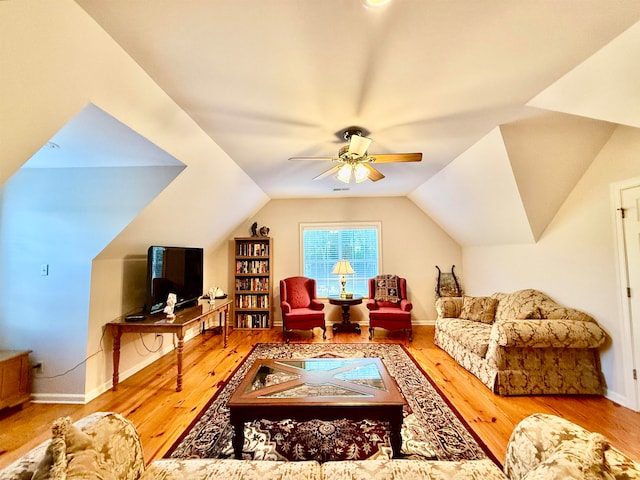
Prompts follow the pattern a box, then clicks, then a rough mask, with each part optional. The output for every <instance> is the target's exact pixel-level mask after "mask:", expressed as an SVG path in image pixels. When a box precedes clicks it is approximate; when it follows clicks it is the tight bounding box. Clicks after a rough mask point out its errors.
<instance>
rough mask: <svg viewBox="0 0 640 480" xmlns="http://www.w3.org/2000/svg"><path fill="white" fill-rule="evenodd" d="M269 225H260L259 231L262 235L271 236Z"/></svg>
mask: <svg viewBox="0 0 640 480" xmlns="http://www.w3.org/2000/svg"><path fill="white" fill-rule="evenodd" d="M269 230H270V229H269V227H267V226H266V225H263V226H262V227H260V230H259V233H260V236H261V237H268V236H269Z"/></svg>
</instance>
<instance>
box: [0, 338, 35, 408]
mask: <svg viewBox="0 0 640 480" xmlns="http://www.w3.org/2000/svg"><path fill="white" fill-rule="evenodd" d="M29 353H31V350H24V351H23V350H0V410H1V409H3V408H8V407H15V406H16V405H21V406H22V404H24V403H26V402H28V401H29V400H31V364H30V363H29Z"/></svg>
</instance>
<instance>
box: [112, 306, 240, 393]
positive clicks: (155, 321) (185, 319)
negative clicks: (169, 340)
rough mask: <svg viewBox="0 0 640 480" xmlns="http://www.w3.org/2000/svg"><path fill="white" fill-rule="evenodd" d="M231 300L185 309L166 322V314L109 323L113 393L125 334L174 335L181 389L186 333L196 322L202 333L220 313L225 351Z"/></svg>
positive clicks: (220, 325) (179, 386) (115, 387)
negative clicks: (121, 338)
mask: <svg viewBox="0 0 640 480" xmlns="http://www.w3.org/2000/svg"><path fill="white" fill-rule="evenodd" d="M229 305H231V300H230V299H225V300H222V301H216V303H215V305H209V304H206V305H197V306H195V307H190V308H185V309H184V310H180V311H178V312H176V317H175V318H173V319H167V315H166V314H165V313H156V314H154V315H148V316H147V318H146V319H145V320H140V321H135V322H131V321H126V320H125V318H124V317H122V318H120V319H119V320H118V321H116V322H109V323H107V326H108V327H109V328H110V329H111V335H112V336H113V390H114V391H115V390H117V389H118V382H119V371H118V369H119V366H120V337H121V336H122V334H123V333H173V334H175V335H177V337H178V345H177V347H176V352H177V354H176V361H177V364H178V378H177V385H176V392H180V391H181V390H182V354H183V350H184V335H185V333H186V332H187V330H189V329H191V328H193V326H194V325H195V324H197V323H201V324H202V331H203V332H204V331H205V327H206V323H207V321H208V320H211V319H212V318H213V317H214V316H215V314H218V316H219V317H218V318H219V327H218V328H220V329H221V330H222V337H223V348H226V347H227V326H228V324H229Z"/></svg>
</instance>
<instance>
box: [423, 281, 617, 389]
mask: <svg viewBox="0 0 640 480" xmlns="http://www.w3.org/2000/svg"><path fill="white" fill-rule="evenodd" d="M436 311H437V313H438V318H437V320H436V328H435V343H436V345H438V346H439V347H440V348H442V349H443V350H445V351H446V352H447V353H448V354H449V355H451V356H452V357H453V358H454V359H455V360H456V361H457V362H458V363H459V364H460V365H461V366H463V367H464V368H466V369H467V370H468V371H470V372H471V373H473V374H474V375H475V376H476V377H478V378H479V379H480V381H482V383H484V384H485V385H486V386H487V387H489V388H490V389H492V390H493V391H494V392H495V393H498V394H500V395H539V394H593V395H602V394H604V388H605V385H604V378H603V376H602V372H601V370H600V354H599V351H598V347H600V346H601V345H602V344H603V343H604V342H605V340H606V338H607V337H606V333H605V332H604V330H603V329H602V328H601V327H600V326H599V325H598V323H597V322H596V321H595V320H594V319H593V318H592V317H591V316H589V315H587V314H586V313H584V312H581V311H579V310H575V309H573V308H567V307H564V306H562V305H559V304H558V303H556V302H554V301H553V300H552V299H551V298H549V297H548V296H547V295H545V294H544V293H542V292H539V291H537V290H532V289H528V290H520V291H517V292H514V293H494V294H493V295H491V296H490V297H469V296H464V297H439V298H438V299H437V300H436Z"/></svg>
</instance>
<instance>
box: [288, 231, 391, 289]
mask: <svg viewBox="0 0 640 480" xmlns="http://www.w3.org/2000/svg"><path fill="white" fill-rule="evenodd" d="M356 229H374V230H376V232H377V242H378V259H377V262H378V265H377V266H378V272H377V273H376V275H377V274H379V272H382V271H384V270H383V269H382V222H380V221H369V222H307V223H300V224H299V241H298V242H299V246H300V259H299V265H300V266H299V271H300V275H301V276H305V271H304V268H305V245H304V233H305V231H307V230H356ZM338 260H351V259H349V258H339V259H338ZM336 261H337V260H336ZM332 277H335V279H332V280H331V285H333V282H334V281H335V286H336V287H338V288H339V284H340V282H339V278H338V275H332ZM373 277H375V275H372V276H365V275H362V276H358V274H357V273H356V274H353V275H347V276H346V278H347V292H349V291H353V290H352V289H350V285H353V282H354V281H357V282H364V291H363V293H362V296H363V298H368V295H369V291H368V286H367V284H366V281H367V280H368V279H369V278H373ZM310 278H313V277H310ZM316 284H318V280H317V279H316ZM319 290H320V289H319ZM329 293H331V292H329ZM356 295H359V293H358V294H356ZM318 298H328V297H327V295H324V294H322V293H318Z"/></svg>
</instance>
